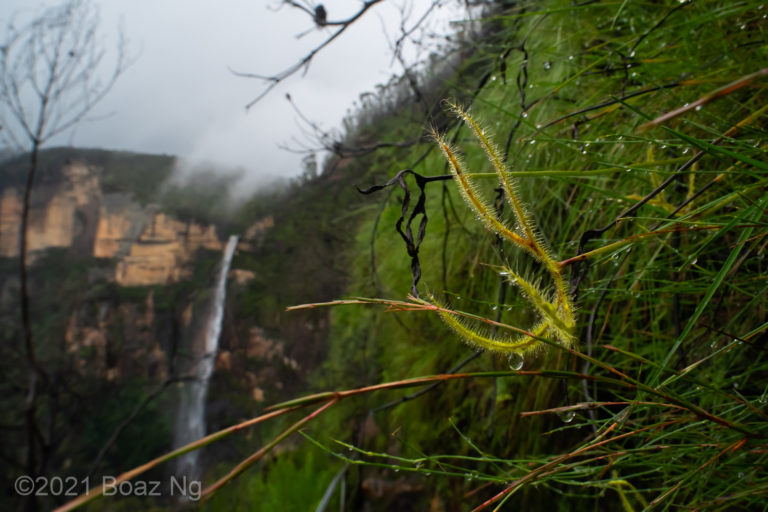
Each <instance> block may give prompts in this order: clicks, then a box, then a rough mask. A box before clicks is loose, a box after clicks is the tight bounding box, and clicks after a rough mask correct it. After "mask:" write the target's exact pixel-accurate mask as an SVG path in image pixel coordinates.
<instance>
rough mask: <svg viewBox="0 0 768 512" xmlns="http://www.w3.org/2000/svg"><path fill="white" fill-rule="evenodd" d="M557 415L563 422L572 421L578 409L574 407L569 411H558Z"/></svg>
mask: <svg viewBox="0 0 768 512" xmlns="http://www.w3.org/2000/svg"><path fill="white" fill-rule="evenodd" d="M557 415H558V416H559V417H560V420H562V422H563V423H570V422H572V421H573V418H575V417H576V411H574V410H573V409H571V410H568V411H560V412H559V413H557Z"/></svg>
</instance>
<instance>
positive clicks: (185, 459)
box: [173, 235, 237, 481]
mask: <svg viewBox="0 0 768 512" xmlns="http://www.w3.org/2000/svg"><path fill="white" fill-rule="evenodd" d="M236 246H237V237H236V236H234V235H233V236H230V237H229V241H228V242H227V247H226V248H225V249H224V256H223V257H222V259H221V267H220V268H219V276H218V280H217V281H216V290H215V292H214V295H213V302H212V305H211V313H210V316H209V317H208V323H207V325H206V327H205V343H204V346H203V347H202V348H203V349H204V352H203V353H202V354H200V353H199V352H198V351H197V350H196V351H193V353H194V354H195V359H196V360H195V363H194V365H193V366H192V367H191V368H190V373H191V374H192V375H194V376H195V380H193V381H190V382H187V383H185V384H184V386H183V387H182V389H181V396H180V397H179V409H178V414H177V416H176V431H175V435H174V442H173V444H174V447H176V448H178V447H181V446H184V445H185V444H189V443H191V442H193V441H197V440H198V439H200V438H201V437H203V436H204V435H205V399H206V397H207V395H208V381H209V380H210V378H211V374H212V373H213V365H214V362H215V361H216V352H217V350H218V348H219V335H220V334H221V323H222V320H223V318H224V302H225V300H226V297H227V274H228V273H229V265H230V263H231V262H232V255H233V254H234V252H235V247H236ZM198 456H199V452H198V451H194V452H190V453H187V454H185V455H182V456H181V457H179V458H178V459H177V462H176V475H178V476H186V477H187V479H188V480H189V481H199V480H200V477H201V473H202V471H201V468H200V466H199V464H198Z"/></svg>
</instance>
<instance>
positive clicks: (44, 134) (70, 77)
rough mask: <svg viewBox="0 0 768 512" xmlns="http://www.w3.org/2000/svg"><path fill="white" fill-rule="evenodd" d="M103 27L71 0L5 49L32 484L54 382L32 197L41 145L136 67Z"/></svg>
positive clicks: (1, 75)
mask: <svg viewBox="0 0 768 512" xmlns="http://www.w3.org/2000/svg"><path fill="white" fill-rule="evenodd" d="M98 26H99V16H98V11H97V10H96V9H95V8H94V7H93V6H92V5H90V4H89V3H88V2H87V1H86V0H70V1H68V2H66V3H64V4H63V5H61V6H57V7H53V8H49V9H47V10H45V11H44V12H43V13H42V14H41V15H40V16H39V17H38V18H36V19H34V20H32V21H31V22H28V23H26V24H24V25H23V26H21V27H20V28H17V27H16V26H14V24H13V22H11V24H10V25H9V27H8V30H7V37H6V40H5V41H4V42H3V43H2V45H1V46H0V127H2V130H0V143H2V144H3V145H4V146H5V147H6V148H8V149H12V150H15V151H21V150H28V151H29V164H28V170H27V176H26V184H25V187H24V198H23V201H22V212H21V223H20V228H19V277H20V304H21V324H22V332H23V348H24V357H25V359H26V364H27V367H28V370H29V373H28V375H29V379H28V385H27V390H26V400H25V407H24V409H25V410H24V428H25V431H26V455H25V459H26V460H25V462H24V465H25V469H26V472H27V475H28V476H31V477H33V478H34V476H36V475H38V474H40V472H41V468H42V467H44V465H45V461H44V458H45V457H46V453H47V452H48V451H49V450H48V447H47V441H46V440H45V436H44V435H42V434H41V431H40V428H39V422H40V419H39V418H38V411H37V409H38V397H39V395H40V388H41V386H45V385H46V383H47V381H48V379H49V378H48V375H46V372H45V370H44V368H43V367H42V366H41V364H40V362H39V361H38V357H37V356H36V351H35V345H34V343H33V339H32V330H31V321H30V313H29V289H28V275H27V250H28V248H27V235H28V234H27V227H28V222H29V209H30V197H31V193H32V188H33V187H34V182H35V174H36V172H37V170H38V153H39V151H40V148H41V146H43V145H44V144H45V143H46V142H48V141H50V140H51V138H53V137H54V136H56V135H59V134H61V133H63V132H65V131H66V130H68V129H70V128H72V127H74V126H75V125H76V124H78V123H79V122H81V121H83V120H84V119H85V118H86V116H87V115H88V114H89V113H90V112H91V111H92V109H93V108H94V107H95V106H96V105H97V104H98V103H99V102H100V101H101V100H102V99H103V98H104V97H105V96H106V95H107V93H108V92H109V91H110V90H111V88H112V86H113V85H114V84H115V82H116V81H117V79H118V77H119V76H120V75H121V74H122V73H123V72H124V71H125V69H126V67H127V66H128V65H129V59H128V57H127V55H126V52H125V39H124V38H123V37H122V34H120V39H119V42H118V44H117V55H116V58H115V60H114V63H113V66H112V67H107V66H106V65H105V59H104V58H105V56H106V52H105V50H104V49H103V48H102V46H101V45H100V42H99V40H98ZM105 68H107V69H109V72H108V74H105ZM28 507H29V508H30V509H34V508H35V507H36V504H35V502H34V499H30V500H29V502H28Z"/></svg>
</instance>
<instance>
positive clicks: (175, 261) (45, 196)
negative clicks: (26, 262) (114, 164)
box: [0, 162, 222, 286]
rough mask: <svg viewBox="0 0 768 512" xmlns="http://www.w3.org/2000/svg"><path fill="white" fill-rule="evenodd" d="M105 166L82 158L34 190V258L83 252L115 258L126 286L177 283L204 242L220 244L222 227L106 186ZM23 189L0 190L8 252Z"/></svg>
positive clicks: (14, 250) (14, 242) (0, 231)
mask: <svg viewBox="0 0 768 512" xmlns="http://www.w3.org/2000/svg"><path fill="white" fill-rule="evenodd" d="M101 172H102V170H101V169H100V168H99V167H95V166H89V165H87V164H85V163H81V162H75V163H70V164H68V165H66V166H65V167H64V169H63V170H62V172H61V178H60V179H59V180H57V181H53V182H44V183H41V184H39V185H37V186H36V187H35V188H34V190H33V194H32V201H31V209H30V216H29V231H28V243H29V246H28V247H29V250H30V259H31V260H34V259H35V257H37V256H38V255H39V253H40V252H41V251H44V250H47V249H51V248H64V249H69V250H71V251H73V252H74V253H76V254H77V255H79V256H81V257H87V256H93V257H95V258H109V259H114V260H115V268H114V273H113V275H112V280H114V281H115V282H117V283H118V284H120V285H122V286H148V285H155V284H165V283H170V282H177V281H178V280H180V279H182V278H184V277H187V276H188V274H189V265H188V264H189V263H190V261H191V259H192V256H193V255H194V253H195V252H196V251H197V250H198V249H201V248H204V249H210V250H214V251H219V250H221V249H222V243H221V241H220V240H219V237H218V233H217V231H216V228H215V227H214V226H204V225H199V224H196V223H193V222H182V221H180V220H177V219H174V218H173V217H170V216H168V215H166V214H165V213H162V212H160V211H157V210H158V209H157V207H152V206H150V207H142V206H141V205H140V204H139V203H138V202H137V201H136V200H135V199H133V197H132V196H131V195H129V194H126V193H106V194H105V193H103V192H102V188H101V185H100V175H101ZM22 194H23V191H22V190H19V189H18V188H14V187H6V188H5V189H4V190H3V191H2V195H0V256H3V257H14V256H17V255H18V239H19V225H20V220H21V203H22Z"/></svg>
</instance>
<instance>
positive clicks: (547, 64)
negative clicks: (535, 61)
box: [544, 60, 552, 71]
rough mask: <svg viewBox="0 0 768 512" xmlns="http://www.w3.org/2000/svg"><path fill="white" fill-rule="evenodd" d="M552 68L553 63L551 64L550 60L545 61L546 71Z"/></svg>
mask: <svg viewBox="0 0 768 512" xmlns="http://www.w3.org/2000/svg"><path fill="white" fill-rule="evenodd" d="M551 68H552V63H551V62H549V61H548V60H545V61H544V69H546V70H547V71H549V70H550V69H551Z"/></svg>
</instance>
